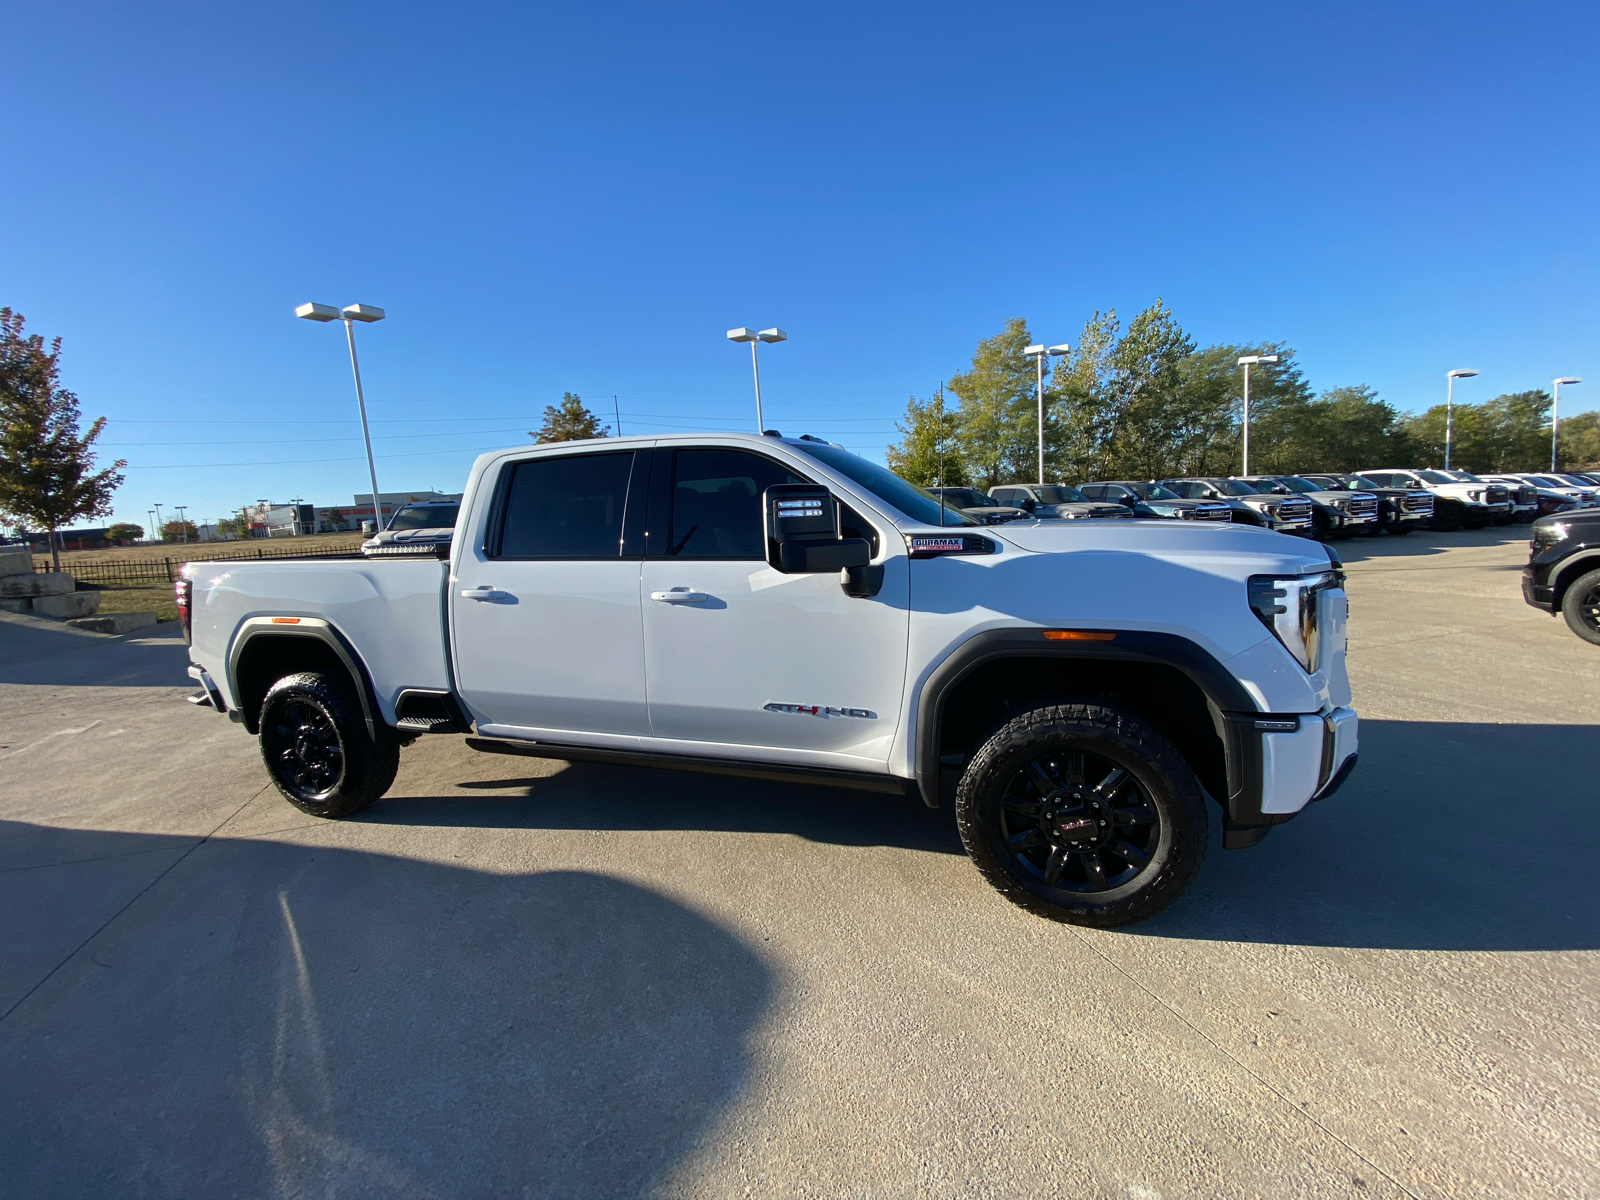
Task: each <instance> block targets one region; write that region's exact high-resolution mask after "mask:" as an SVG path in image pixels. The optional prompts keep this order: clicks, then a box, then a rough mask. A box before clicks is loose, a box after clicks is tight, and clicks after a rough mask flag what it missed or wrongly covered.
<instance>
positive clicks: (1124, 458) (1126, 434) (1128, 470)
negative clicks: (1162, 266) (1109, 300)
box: [1108, 299, 1206, 479]
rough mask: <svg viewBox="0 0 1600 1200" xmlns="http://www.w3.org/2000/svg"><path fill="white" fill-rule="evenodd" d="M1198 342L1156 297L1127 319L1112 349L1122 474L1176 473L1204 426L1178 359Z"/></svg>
mask: <svg viewBox="0 0 1600 1200" xmlns="http://www.w3.org/2000/svg"><path fill="white" fill-rule="evenodd" d="M1192 353H1194V341H1193V339H1191V338H1190V337H1189V335H1188V334H1186V333H1185V332H1184V331H1183V329H1182V327H1181V326H1179V324H1178V322H1177V321H1176V320H1175V319H1174V318H1173V315H1172V310H1171V309H1169V308H1167V306H1166V304H1165V303H1163V302H1162V301H1161V300H1159V299H1157V300H1156V302H1155V303H1154V304H1152V305H1151V306H1150V307H1149V308H1147V309H1145V310H1144V311H1143V312H1141V313H1139V314H1138V315H1137V316H1135V317H1134V318H1133V320H1131V321H1129V322H1128V332H1127V333H1125V334H1123V335H1122V337H1120V338H1118V339H1117V344H1116V348H1115V349H1114V350H1113V351H1112V354H1111V362H1112V367H1113V372H1114V373H1113V377H1112V382H1113V388H1112V391H1111V393H1110V395H1109V396H1108V400H1109V411H1108V415H1109V416H1110V418H1111V445H1110V457H1111V464H1112V468H1113V470H1115V471H1116V473H1117V474H1119V475H1124V476H1129V477H1132V478H1137V479H1154V478H1158V477H1160V476H1162V475H1167V474H1171V473H1173V472H1175V471H1176V470H1177V469H1178V467H1179V464H1180V462H1181V461H1183V459H1184V457H1185V454H1184V452H1185V451H1186V450H1187V449H1188V448H1189V446H1190V443H1192V442H1193V441H1194V439H1195V438H1196V437H1200V438H1204V437H1205V436H1206V434H1205V430H1204V429H1203V428H1202V427H1200V426H1199V425H1198V424H1197V423H1196V422H1194V421H1192V420H1191V419H1190V413H1189V410H1188V405H1187V404H1186V403H1185V402H1184V401H1185V396H1184V395H1183V393H1182V391H1181V389H1180V388H1179V386H1178V385H1179V382H1180V380H1181V378H1182V376H1181V372H1180V369H1179V368H1180V364H1181V363H1182V362H1183V360H1184V359H1185V358H1187V357H1188V356H1189V355H1190V354H1192Z"/></svg>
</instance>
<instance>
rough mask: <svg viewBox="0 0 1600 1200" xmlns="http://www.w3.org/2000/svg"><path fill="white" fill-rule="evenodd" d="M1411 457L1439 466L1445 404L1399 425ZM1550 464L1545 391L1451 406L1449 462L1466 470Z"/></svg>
mask: <svg viewBox="0 0 1600 1200" xmlns="http://www.w3.org/2000/svg"><path fill="white" fill-rule="evenodd" d="M1402 428H1403V429H1404V431H1405V433H1406V435H1407V436H1408V437H1409V439H1410V441H1411V445H1412V450H1413V454H1414V457H1415V461H1416V462H1418V463H1419V464H1421V465H1424V466H1443V465H1444V457H1445V455H1444V434H1445V406H1444V405H1442V404H1436V405H1434V406H1433V407H1432V408H1430V409H1428V410H1427V411H1425V412H1421V413H1418V414H1416V415H1414V416H1411V417H1407V418H1406V419H1405V420H1404V422H1403V423H1402ZM1549 462H1550V394H1549V393H1548V392H1544V391H1540V390H1537V389H1535V390H1533V391H1527V392H1512V393H1509V394H1506V395H1502V396H1496V397H1495V398H1494V399H1493V400H1486V401H1484V402H1483V403H1482V404H1457V405H1456V406H1455V410H1454V413H1453V415H1452V417H1451V422H1450V465H1451V466H1452V467H1458V468H1463V469H1465V470H1468V471H1538V470H1541V469H1544V468H1545V467H1546V466H1548V464H1549Z"/></svg>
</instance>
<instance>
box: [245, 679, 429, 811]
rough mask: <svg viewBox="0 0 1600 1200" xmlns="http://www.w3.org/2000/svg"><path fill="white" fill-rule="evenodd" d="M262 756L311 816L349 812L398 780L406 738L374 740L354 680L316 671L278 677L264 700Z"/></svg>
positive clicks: (290, 798) (279, 782) (281, 786)
mask: <svg viewBox="0 0 1600 1200" xmlns="http://www.w3.org/2000/svg"><path fill="white" fill-rule="evenodd" d="M260 729H261V735H260V740H261V757H262V760H263V761H264V762H265V763H266V764H267V773H268V774H269V775H271V776H272V782H273V784H274V785H275V786H276V787H277V789H278V791H279V792H280V793H281V794H282V795H283V798H284V799H285V800H287V801H288V802H289V803H290V804H292V805H294V806H295V807H296V808H298V809H299V810H300V811H301V812H304V813H310V814H311V815H312V816H313V817H330V818H337V817H348V816H350V815H351V814H353V813H357V812H360V811H361V810H362V809H363V808H365V807H367V805H369V804H371V803H372V802H373V801H374V800H376V799H377V798H378V797H379V796H381V795H383V794H384V792H386V791H388V790H389V785H390V784H392V783H393V782H394V776H395V772H396V771H398V770H399V769H400V744H399V742H398V740H396V739H395V738H393V737H389V736H385V735H386V734H387V733H388V730H387V728H386V727H385V728H384V729H381V730H380V731H379V740H378V741H377V742H374V741H373V740H372V737H371V736H370V735H369V734H368V733H367V723H366V720H365V719H364V718H363V716H362V713H361V705H360V703H359V702H358V701H357V699H356V697H355V694H354V692H353V691H352V690H351V688H350V686H349V684H347V683H345V682H344V681H343V680H339V679H334V678H331V677H329V676H327V675H322V674H319V673H317V672H315V671H306V672H303V673H301V674H298V675H288V676H285V677H284V678H282V679H280V680H278V682H277V683H275V684H273V685H272V687H271V688H270V689H269V690H268V692H267V694H266V697H265V698H264V699H263V700H262V701H261V725H260Z"/></svg>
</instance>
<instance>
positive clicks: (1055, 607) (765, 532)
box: [178, 434, 1357, 926]
mask: <svg viewBox="0 0 1600 1200" xmlns="http://www.w3.org/2000/svg"><path fill="white" fill-rule="evenodd" d="M418 551H419V552H418V554H417V555H415V556H412V557H407V556H404V555H392V556H385V557H378V558H368V559H358V558H351V559H347V560H340V559H326V558H323V559H304V560H282V559H280V560H274V561H263V562H247V563H238V562H229V563H214V564H213V563H203V562H199V563H191V564H190V565H189V566H187V567H186V568H184V576H183V578H182V579H181V580H180V581H179V583H178V598H179V605H180V611H181V613H182V615H183V619H184V622H185V630H186V633H187V635H188V637H189V641H190V658H191V660H192V663H193V665H192V666H191V668H190V672H189V673H190V675H191V676H193V677H194V678H195V679H196V680H197V681H198V682H199V684H200V687H201V691H200V692H199V694H197V695H196V696H194V697H192V699H193V701H194V702H195V703H199V704H205V705H208V706H210V707H212V708H215V709H216V710H217V711H218V712H221V713H226V714H228V716H229V717H231V718H232V719H233V720H235V721H237V722H239V723H241V724H242V725H244V727H245V728H246V729H248V730H249V731H250V732H251V733H252V734H255V735H257V736H258V737H259V739H260V745H261V753H262V756H263V758H264V760H265V763H266V767H267V771H268V773H269V774H270V776H271V778H272V780H273V782H274V783H275V784H276V785H277V788H278V790H279V791H280V792H281V793H282V794H283V796H284V797H285V798H286V799H287V800H288V801H289V802H290V803H291V804H294V805H295V806H296V807H298V808H300V809H301V810H302V811H304V812H307V813H312V814H315V815H318V816H324V817H345V816H349V815H351V814H352V813H355V812H357V811H359V810H360V809H362V808H363V807H365V806H366V805H368V804H370V803H372V802H373V801H374V800H377V799H378V798H379V797H380V796H382V795H383V793H384V792H385V791H386V790H387V789H388V787H389V786H390V784H391V783H392V782H393V780H394V775H395V771H396V769H397V767H398V762H399V752H400V748H401V747H402V746H404V745H408V744H409V743H410V742H412V741H414V740H415V739H416V738H417V737H419V736H421V735H426V734H474V735H475V736H470V737H469V738H468V739H467V744H468V745H469V746H471V747H473V748H474V749H476V750H481V751H485V752H488V753H495V754H521V755H531V756H533V757H538V758H555V759H565V760H569V761H582V762H608V763H626V764H632V765H645V766H656V767H665V768H673V769H679V770H697V771H710V772H717V773H725V774H735V775H743V776H748V777H751V778H755V779H767V780H788V781H803V782H809V783H814V784H824V785H832V786H837V787H846V788H862V789H867V790H871V791H878V792H894V793H904V794H912V795H917V796H920V798H921V800H922V802H923V803H925V804H927V805H929V806H932V807H938V806H940V805H942V804H951V803H953V804H954V806H955V810H956V815H957V823H958V826H959V829H960V833H961V837H962V840H963V842H964V843H965V845H966V848H967V850H968V852H969V853H970V854H971V856H972V858H973V859H974V861H975V862H976V864H977V866H978V868H979V869H980V870H981V871H982V872H983V874H984V875H985V876H986V877H987V878H988V879H989V880H990V882H992V883H993V884H994V885H995V886H996V887H997V888H998V889H999V890H1000V891H1001V892H1002V893H1004V894H1005V895H1006V896H1007V897H1009V898H1010V899H1012V900H1013V901H1015V902H1016V903H1018V904H1020V905H1022V906H1024V907H1026V908H1028V909H1031V910H1033V911H1035V912H1038V913H1041V914H1043V915H1046V916H1049V917H1054V918H1056V919H1059V920H1065V921H1070V922H1074V923H1079V924H1088V925H1099V926H1110V925H1119V924H1125V923H1127V922H1130V921H1135V920H1139V919H1141V918H1144V917H1147V916H1149V915H1151V914H1152V913H1155V912H1157V911H1159V910H1160V909H1162V908H1164V907H1165V906H1166V905H1168V904H1170V903H1171V902H1172V901H1173V900H1174V899H1175V898H1176V897H1177V896H1178V895H1180V894H1181V893H1182V892H1183V890H1184V889H1185V888H1186V887H1187V886H1188V885H1189V883H1190V881H1191V880H1192V879H1193V878H1194V876H1195V874H1196V872H1197V871H1198V870H1199V867H1200V862H1201V858H1202V856H1203V854H1204V852H1205V848H1206V841H1207V833H1206V830H1207V809H1208V805H1209V804H1215V805H1217V806H1218V807H1219V808H1220V810H1221V818H1222V826H1223V844H1224V846H1225V847H1227V848H1230V849H1233V848H1243V847H1246V846H1251V845H1254V844H1255V843H1256V842H1258V841H1260V840H1261V838H1262V837H1263V836H1264V835H1265V834H1266V833H1267V832H1268V831H1269V830H1270V829H1271V827H1272V826H1273V825H1276V824H1279V823H1281V822H1284V821H1287V820H1289V819H1290V818H1291V817H1293V816H1294V815H1295V814H1297V813H1298V812H1300V811H1301V809H1303V808H1304V807H1305V806H1306V805H1307V804H1308V803H1309V802H1310V801H1312V800H1315V799H1320V798H1322V797H1325V796H1327V795H1329V794H1330V793H1332V792H1333V791H1334V789H1336V788H1337V787H1338V786H1339V785H1340V784H1341V783H1342V782H1343V781H1344V779H1345V778H1346V776H1347V775H1348V774H1349V772H1350V770H1351V768H1352V767H1353V766H1354V764H1355V760H1356V728H1357V722H1356V715H1355V713H1354V712H1353V711H1352V710H1351V709H1350V707H1349V704H1350V687H1349V682H1348V680H1347V678H1346V675H1345V666H1344V654H1345V619H1346V602H1345V595H1344V591H1343V588H1342V581H1343V574H1342V571H1341V570H1340V564H1339V562H1338V559H1337V558H1336V557H1335V556H1334V555H1333V553H1332V552H1331V551H1330V550H1327V549H1326V548H1325V547H1323V546H1320V545H1317V544H1315V543H1307V542H1304V541H1301V540H1299V539H1296V538H1286V537H1281V536H1279V535H1277V534H1274V533H1270V532H1268V531H1266V530H1261V529H1253V528H1245V527H1241V526H1238V525H1233V524H1229V523H1218V524H1215V525H1212V524H1209V523H1203V522H1178V521H1145V520H1122V521H1048V522H1046V521H1018V522H1013V523H1010V524H1006V525H999V526H980V525H978V524H976V523H975V522H973V521H972V520H971V519H970V518H967V517H964V516H962V515H961V514H960V513H959V512H956V511H955V510H953V509H950V508H946V507H943V506H941V505H939V504H937V503H936V502H935V501H934V500H933V498H932V497H931V496H930V495H929V493H927V492H925V491H924V490H922V489H921V488H917V487H913V486H912V485H910V484H908V483H906V482H905V481H903V480H901V479H900V478H898V477H897V476H895V475H892V474H891V473H890V472H888V471H887V470H885V469H884V468H882V467H879V466H876V465H874V464H872V463H869V462H867V461H865V460H863V459H861V458H858V457H856V456H855V455H852V454H850V453H848V452H847V451H845V450H844V449H842V448H841V447H839V446H836V445H834V444H832V443H829V442H825V441H821V440H819V439H814V438H809V437H802V438H785V437H780V436H777V435H774V434H768V435H765V436H758V435H754V434H750V435H744V434H719V435H714V436H703V435H697V436H682V437H660V438H618V439H614V440H600V441H591V442H568V443H560V444H556V445H546V446H522V447H519V448H515V449H509V450H502V451H498V452H495V453H490V454H485V455H484V456H482V457H481V458H479V459H478V461H477V462H476V464H475V465H474V466H473V469H472V474H471V477H470V480H469V482H468V484H467V488H466V493H465V495H464V497H463V499H462V501H461V509H460V515H459V518H458V519H457V521H456V525H455V531H454V537H453V540H452V542H451V543H450V544H448V545H441V546H422V547H418Z"/></svg>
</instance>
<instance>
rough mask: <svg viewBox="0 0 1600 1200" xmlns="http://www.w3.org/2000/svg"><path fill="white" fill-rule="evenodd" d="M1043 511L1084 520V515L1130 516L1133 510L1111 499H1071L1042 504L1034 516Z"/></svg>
mask: <svg viewBox="0 0 1600 1200" xmlns="http://www.w3.org/2000/svg"><path fill="white" fill-rule="evenodd" d="M1041 513H1042V514H1043V515H1045V516H1047V517H1060V518H1063V519H1066V520H1071V519H1072V518H1074V517H1076V518H1078V519H1079V520H1082V519H1083V518H1084V517H1099V518H1105V517H1130V516H1132V515H1133V510H1132V509H1130V508H1127V507H1125V506H1123V505H1121V504H1117V503H1115V502H1113V501H1110V500H1069V501H1066V502H1065V503H1063V504H1041V505H1039V507H1038V508H1036V509H1034V510H1033V515H1034V516H1039V515H1040V514H1041Z"/></svg>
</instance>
